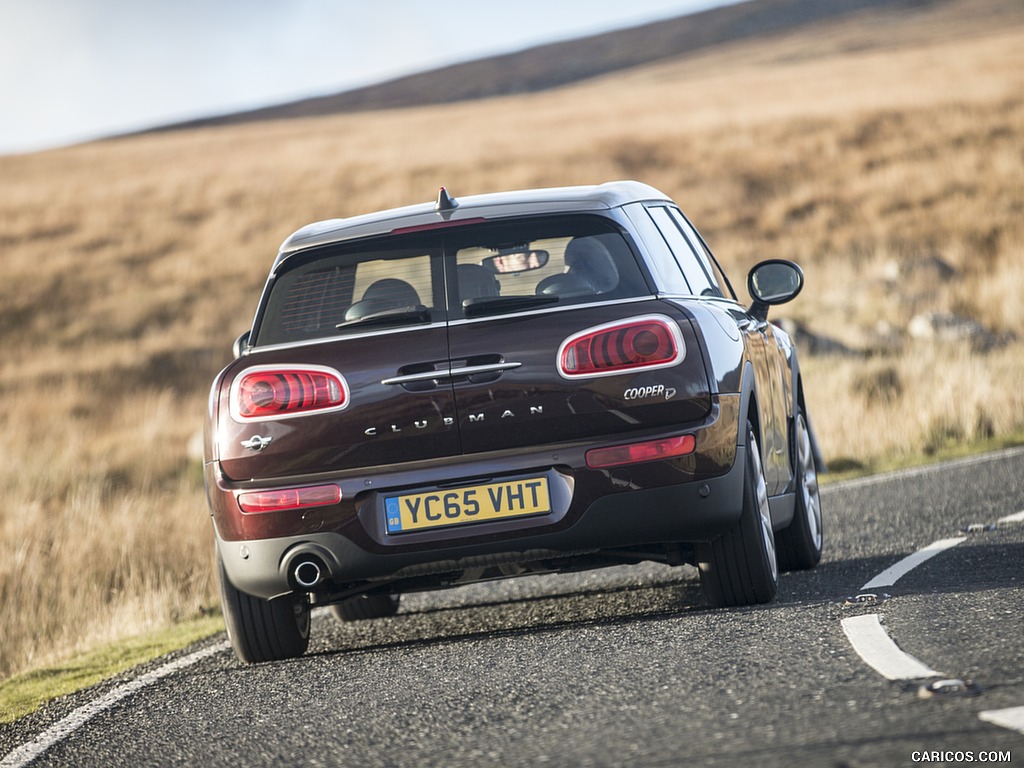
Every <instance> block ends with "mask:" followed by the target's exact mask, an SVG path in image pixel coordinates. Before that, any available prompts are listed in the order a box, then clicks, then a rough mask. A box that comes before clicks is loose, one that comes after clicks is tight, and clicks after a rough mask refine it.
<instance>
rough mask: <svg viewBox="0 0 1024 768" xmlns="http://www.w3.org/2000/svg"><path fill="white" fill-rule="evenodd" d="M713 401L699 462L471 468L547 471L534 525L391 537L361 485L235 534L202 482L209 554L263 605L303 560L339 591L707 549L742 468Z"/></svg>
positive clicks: (222, 498) (564, 461)
mask: <svg viewBox="0 0 1024 768" xmlns="http://www.w3.org/2000/svg"><path fill="white" fill-rule="evenodd" d="M720 399H721V402H719V403H716V408H715V409H714V414H713V415H712V418H710V419H709V421H708V422H706V423H705V424H702V425H700V427H699V428H697V429H695V430H691V431H693V432H694V433H695V434H697V438H698V439H697V444H698V446H700V447H702V449H703V451H702V452H701V455H700V456H695V457H684V458H683V459H676V460H669V461H663V462H650V463H647V464H643V465H635V466H632V467H629V468H628V471H626V470H618V469H616V470H610V471H607V470H602V471H595V470H587V469H569V468H570V467H577V468H579V467H581V466H582V467H585V466H586V465H585V462H584V460H583V457H584V454H585V451H586V449H587V447H590V445H586V446H574V447H573V446H561V449H560V451H559V454H558V456H557V459H556V461H558V462H559V464H558V465H557V466H555V467H551V466H550V465H549V466H548V468H546V469H545V470H532V469H530V467H536V466H538V464H537V463H538V462H539V460H540V458H539V457H538V456H536V455H534V456H525V457H522V456H516V457H496V458H495V459H494V462H495V466H494V467H492V466H488V465H486V464H481V463H479V462H477V463H474V464H473V465H472V470H473V473H474V475H475V476H486V475H488V474H490V473H492V471H495V473H496V474H497V473H498V472H497V468H498V467H500V468H501V470H502V473H503V474H508V473H509V472H510V470H511V471H512V472H538V471H543V472H544V473H546V474H547V475H548V476H549V477H550V478H551V479H550V483H551V485H552V487H553V488H554V489H555V493H554V496H555V497H560V498H562V499H564V504H562V503H556V504H555V507H556V508H555V510H554V511H553V512H552V514H550V515H545V516H542V517H540V518H527V519H523V520H511V521H504V522H497V523H481V524H477V525H473V526H470V527H465V528H460V529H455V530H445V531H430V532H426V534H423V535H419V534H417V535H402V536H401V537H391V538H389V537H387V536H386V535H385V534H383V532H382V531H381V530H380V525H379V521H380V520H381V518H382V515H381V497H382V493H381V492H378V490H373V489H371V490H366V489H364V492H362V493H361V494H358V495H354V494H353V495H351V496H347V497H346V498H348V499H350V500H351V501H349V502H348V504H347V505H340V507H341V508H340V509H338V510H334V509H330V508H329V509H327V510H310V511H309V512H308V513H307V514H299V515H296V513H291V516H290V519H291V521H292V522H291V526H292V529H291V530H288V529H282V525H281V524H280V522H278V521H274V520H273V519H272V518H273V517H274V516H268V515H247V516H244V517H245V518H246V519H244V520H242V523H244V525H243V526H241V527H240V525H239V520H240V517H241V516H240V515H239V513H237V512H234V511H232V510H229V505H230V504H231V503H232V502H233V496H232V494H233V493H234V490H237V489H239V487H238V485H237V484H236V485H233V486H227V485H226V484H225V483H224V482H223V480H219V481H218V480H217V478H216V477H215V476H211V475H210V474H208V483H210V482H211V480H212V481H213V484H212V487H211V494H210V501H211V507H212V509H213V512H214V528H215V532H216V537H217V546H218V548H219V550H220V553H221V556H222V558H223V563H224V567H225V569H226V572H227V575H228V578H229V579H230V581H231V583H232V584H233V585H234V586H236V587H237V588H238V589H240V590H242V591H243V592H247V593H249V594H252V595H256V596H259V597H263V598H270V597H274V596H278V595H281V594H285V593H288V592H291V591H292V590H293V588H294V583H293V582H292V581H291V579H290V574H291V573H292V571H293V569H294V567H295V564H296V563H297V562H299V560H300V559H301V558H313V559H315V560H316V561H317V562H318V563H321V564H322V565H323V566H324V568H325V570H326V571H327V573H328V575H329V579H330V580H331V581H332V582H333V583H334V585H335V586H336V587H338V588H339V589H346V588H353V589H354V588H356V587H358V586H360V585H372V584H373V583H374V582H390V581H396V580H402V579H415V578H421V577H429V575H431V574H441V573H456V572H460V571H465V570H468V569H472V568H480V567H484V566H492V565H499V564H504V563H525V562H531V563H534V562H545V561H553V560H564V559H565V558H570V557H574V556H586V555H588V554H594V553H598V552H600V551H602V550H611V549H622V548H626V547H638V546H643V545H655V544H676V543H679V544H687V543H695V542H706V541H711V540H712V539H714V538H716V537H718V536H719V535H721V534H722V532H724V531H725V530H727V529H728V528H729V527H731V526H732V525H733V524H734V523H735V522H736V521H737V520H738V519H739V515H740V511H741V506H742V471H743V467H744V466H745V465H744V462H743V458H744V453H743V452H744V451H745V447H744V446H742V445H737V444H736V443H737V429H736V426H735V425H736V423H737V421H738V419H737V413H738V397H733V396H726V397H722V398H720ZM709 457H714V458H709ZM544 458H546V459H547V460H548V461H549V462H550V461H552V459H553V458H554V455H553V454H552V453H551V452H550V451H549V452H546V453H545V455H544ZM213 466H214V465H211V466H210V467H208V473H210V472H211V470H212V467H213ZM467 466H468V465H467ZM446 471H447V473H449V475H447V476H449V477H452V476H462V473H461V471H460V467H459V466H457V465H455V466H451V467H449V468H447V470H446ZM419 476H420V477H422V473H420V475H419ZM679 480H683V481H681V482H680V481H679ZM403 482H404V484H409V483H410V482H411V480H410V479H407V478H404V477H403V476H400V475H395V474H392V475H388V474H387V473H381V474H379V475H376V476H374V477H373V478H361V479H359V484H360V485H362V486H364V488H366V487H375V486H377V487H387V488H396V487H403ZM418 482H423V481H422V479H421V480H419V481H418ZM414 484H415V483H414ZM224 522H226V523H227V524H226V525H225V524H223V523H224ZM240 534H241V536H240Z"/></svg>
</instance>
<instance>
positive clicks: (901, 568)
mask: <svg viewBox="0 0 1024 768" xmlns="http://www.w3.org/2000/svg"><path fill="white" fill-rule="evenodd" d="M962 541H967V537H966V536H961V537H960V538H957V539H941V540H939V541H936V542H935V543H934V544H929V545H928V546H927V547H925V548H924V549H921V550H918V551H917V552H915V553H914V554H912V555H908V556H907V557H905V558H903V559H902V560H900V561H899V562H898V563H896V564H895V565H893V566H891V567H889V568H886V569H885V570H884V571H882V572H881V573H880V574H878V575H877V576H875V578H873V579H872V580H871V581H869V582H868V583H867V584H865V585H864V586H863V587H861V590H866V589H876V588H878V587H891V586H892V585H893V584H895V583H896V582H897V581H899V580H900V579H901V578H903V577H904V576H906V575H907V574H908V573H909V572H910V571H912V570H913V569H914V568H916V567H917V566H919V565H920V564H921V563H923V562H925V561H926V560H930V559H931V558H933V557H935V556H936V555H937V554H939V553H940V552H944V551H946V550H947V549H950V548H951V547H955V546H956V545H957V544H959V543H960V542H962Z"/></svg>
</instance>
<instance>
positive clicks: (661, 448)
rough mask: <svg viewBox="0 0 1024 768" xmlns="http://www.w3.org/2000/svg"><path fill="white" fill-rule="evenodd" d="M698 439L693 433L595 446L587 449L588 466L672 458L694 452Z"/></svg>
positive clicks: (617, 464)
mask: <svg viewBox="0 0 1024 768" xmlns="http://www.w3.org/2000/svg"><path fill="white" fill-rule="evenodd" d="M696 447H697V440H696V438H695V437H694V436H693V435H680V436H679V437H666V438H663V439H660V440H648V441H647V442H644V443H631V444H629V445H614V446H612V447H611V448H594V449H593V450H590V451H587V466H588V467H590V468H591V469H606V468H607V467H619V466H622V465H623V464H639V463H640V462H643V461H657V460H659V459H671V458H673V457H675V456H686V455H687V454H690V453H693V451H694V449H695V448H696Z"/></svg>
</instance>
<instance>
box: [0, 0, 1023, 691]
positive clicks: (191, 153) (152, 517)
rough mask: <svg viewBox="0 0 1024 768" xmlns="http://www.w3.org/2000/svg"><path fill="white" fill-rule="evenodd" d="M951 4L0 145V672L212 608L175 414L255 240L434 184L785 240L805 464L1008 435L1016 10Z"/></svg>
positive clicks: (252, 279)
mask: <svg viewBox="0 0 1024 768" xmlns="http://www.w3.org/2000/svg"><path fill="white" fill-rule="evenodd" d="M984 6H985V3H980V4H976V5H975V6H974V7H976V8H978V7H984ZM956 7H957V8H959V9H961V10H959V11H957V12H954V11H947V12H942V11H935V12H934V13H925V12H923V11H922V12H921V15H920V16H919V17H915V18H914V19H913V20H912V21H908V22H907V24H905V25H902V26H901V25H900V24H895V23H894V24H892V25H889V26H886V27H885V28H879V27H878V26H877V25H872V24H871V21H870V19H863V20H856V19H855V20H853V21H848V22H846V23H844V24H843V25H842V26H837V27H833V28H829V29H828V30H824V31H820V32H819V33H818V34H814V35H810V34H808V35H802V36H799V37H792V38H781V39H776V40H772V41H765V42H761V43H757V44H752V43H748V44H745V45H744V46H742V47H736V48H724V49H718V50H715V51H713V52H709V53H705V54H702V55H700V56H697V57H693V58H687V59H683V60H679V61H674V62H666V63H664V64H661V65H657V66H652V67H646V68H644V69H642V70H636V71H632V72H628V73H623V74H618V75H612V76H607V77H604V78H601V79H599V80H595V81H590V82H588V83H586V84H581V85H576V86H572V87H565V88H562V89H559V90H555V91H549V92H546V93H541V94H534V95H522V96H516V97H509V98H503V99H493V100H489V101H483V102H476V103H464V104H453V105H449V106H443V107H424V108H416V109H406V110H395V111H389V112H376V113H363V114H356V115H349V116H336V117H322V118H310V119H305V120H301V121H281V122H266V123H255V124H251V125H240V126H231V127H224V128H205V129H200V130H192V131H181V132H172V133H165V134H153V135H146V136H137V137H131V138H124V139H119V140H110V141H106V142H99V143H92V144H88V145H82V146H77V147H72V148H68V149H63V150H56V151H50V152H44V153H37V154H32V155H26V156H16V157H0V253H2V259H3V267H4V280H3V281H2V283H0V345H2V350H3V354H2V357H0V394H2V396H3V401H4V402H6V403H7V407H6V408H5V409H3V411H2V412H0V493H2V495H0V499H2V503H0V611H2V614H0V680H2V679H3V678H4V677H7V676H9V675H11V674H14V673H17V672H19V671H22V670H25V669H28V668H32V667H36V666H39V665H41V664H44V663H53V662H55V661H57V660H60V659H62V658H66V657H67V656H68V655H69V654H71V653H73V652H75V651H77V650H81V649H83V648H87V647H91V646H93V645H95V644H96V643H99V642H102V641H106V640H110V639H116V638H119V637H125V636H130V635H134V634H137V633H140V632H142V631H145V630H148V629H151V628H155V627H160V626H165V625H168V624H170V623H173V622H175V621H177V620H180V619H182V618H188V617H194V616H198V615H201V614H204V613H208V612H210V611H213V610H216V596H215V595H216V585H215V583H214V581H213V579H212V574H211V569H210V563H211V555H212V545H211V535H210V524H209V520H208V517H207V514H206V511H205V499H204V494H203V490H202V475H201V468H200V460H199V459H198V458H197V456H196V455H195V450H194V448H195V442H196V435H197V433H198V431H199V430H200V428H201V421H202V414H203V411H204V408H205V405H206V397H207V392H208V386H209V383H210V381H211V380H212V378H213V376H214V375H215V374H216V372H217V371H218V370H219V368H220V367H221V366H223V365H224V364H226V363H227V362H228V360H229V358H230V348H231V342H232V341H233V339H234V338H235V336H237V335H238V334H239V333H240V332H242V331H243V330H245V329H246V327H247V325H248V323H249V321H250V319H251V313H252V311H253V309H254V307H255V302H256V299H257V297H258V293H259V290H260V288H261V286H262V282H263V280H264V278H265V275H266V271H267V269H268V268H269V265H270V262H271V260H272V258H273V255H274V252H275V249H276V247H277V245H278V244H279V243H280V241H281V240H282V239H284V238H285V237H286V236H287V235H288V234H290V232H291V231H293V230H294V229H296V228H297V227H299V226H301V225H303V224H305V223H307V222H309V221H313V220H317V219H322V218H332V217H339V216H348V215H353V214H357V213H362V212H367V211H372V210H375V209H378V208H382V207H389V206H394V205H404V204H409V203H414V202H422V201H426V200H429V199H432V198H433V197H434V195H435V194H436V190H437V187H438V186H439V185H442V184H443V185H446V186H447V187H448V188H449V189H450V190H451V191H452V193H453V194H455V195H456V196H458V195H466V194H472V193H477V192H485V191H495V190H502V189H515V188H523V187H532V186H542V185H543V186H547V185H565V184H577V183H594V182H601V181H606V180H611V179H617V178H636V179H640V180H642V181H645V182H648V183H650V184H652V185H654V186H656V187H659V188H660V189H662V190H663V191H665V192H667V193H668V194H670V195H671V196H672V197H674V198H675V199H676V200H678V201H679V203H680V204H681V205H682V207H683V209H684V210H686V211H687V213H688V214H690V216H691V218H692V219H693V220H694V221H695V223H696V224H697V226H698V228H700V229H701V230H702V232H703V234H704V235H705V237H706V239H707V240H708V241H709V243H710V245H711V247H712V249H713V250H714V251H715V252H716V255H717V256H718V257H719V259H720V260H721V261H722V262H723V264H724V266H725V268H726V271H727V272H728V273H729V274H730V275H731V276H732V279H733V282H734V284H735V285H736V288H737V291H738V292H739V293H741V294H742V295H744V296H745V288H744V282H745V273H746V271H747V269H748V268H749V267H750V266H752V265H753V264H754V263H755V262H756V261H758V260H760V259H762V258H769V257H788V258H793V259H795V260H797V261H798V262H800V263H801V264H802V265H803V266H804V268H805V270H806V274H807V288H806V289H805V291H804V293H803V294H802V295H801V297H800V298H799V299H797V301H796V302H794V303H793V304H792V305H789V306H787V307H784V308H783V309H784V310H785V311H784V312H780V313H778V314H777V315H775V317H776V318H780V317H783V316H785V317H786V318H788V319H790V320H792V321H796V322H798V323H800V324H801V325H802V326H803V327H805V328H806V329H807V330H808V331H810V332H811V333H813V334H815V335H816V336H818V337H825V339H826V340H828V341H831V342H832V345H833V349H834V350H837V351H833V352H832V353H829V354H820V353H819V354H811V352H812V351H813V350H814V349H820V347H814V348H812V347H810V346H806V347H805V349H804V352H803V353H802V354H803V365H804V368H805V373H806V376H807V395H808V399H809V401H810V403H809V405H810V412H811V414H812V417H813V418H814V419H815V422H816V427H817V430H818V432H819V435H820V437H821V439H822V442H823V445H824V450H825V453H826V457H827V458H828V460H829V461H830V463H831V464H832V465H833V467H838V468H856V467H866V468H870V467H873V466H876V465H878V464H880V463H883V462H890V461H894V460H895V461H899V460H903V459H907V458H909V457H915V456H921V455H926V454H929V453H935V452H937V451H940V450H943V449H944V448H946V447H948V446H949V445H951V444H958V443H965V442H972V441H977V440H985V439H990V438H997V439H1000V438H1002V439H1005V438H1007V437H1008V436H1013V435H1019V434H1021V433H1022V431H1024V387H1022V386H1021V382H1022V381H1024V376H1022V370H1024V300H1022V296H1021V290H1022V287H1024V13H1021V14H1019V15H1018V17H1017V18H1016V21H1015V23H1007V22H1006V19H1005V18H1004V19H1003V20H1002V21H1001V22H999V23H998V24H996V23H992V22H987V21H986V20H985V18H984V15H983V14H981V15H980V16H977V17H973V16H968V17H963V16H961V15H960V14H962V13H964V11H963V9H964V8H968V7H971V4H970V3H964V4H960V5H958V6H956ZM866 41H870V44H868V43H867V42H866ZM929 313H940V316H939V317H938V318H937V319H936V318H934V317H933V318H931V320H929ZM951 318H952V319H951ZM929 335H930V336H931V338H926V337H927V336H929ZM803 338H804V337H802V336H801V337H800V339H801V343H802V344H803V343H804V342H803ZM809 343H810V342H808V344H809ZM818 343H819V344H820V343H821V341H820V339H819V342H818Z"/></svg>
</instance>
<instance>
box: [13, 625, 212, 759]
mask: <svg viewBox="0 0 1024 768" xmlns="http://www.w3.org/2000/svg"><path fill="white" fill-rule="evenodd" d="M230 647H231V646H230V645H229V644H228V643H226V642H224V643H218V644H217V645H211V646H210V647H209V648H203V649H202V650H201V651H196V652H195V653H191V654H189V655H188V656H183V657H182V658H180V659H177V660H176V661H171V662H168V663H167V664H164V665H163V666H162V667H159V668H157V669H154V670H153V671H152V672H148V673H147V674H145V675H143V676H142V677H139V678H137V679H135V680H132V681H131V682H128V683H125V684H124V685H119V686H118V687H117V688H114V689H113V690H112V691H108V692H107V693H106V694H104V695H103V696H100V697H99V698H98V699H96V700H95V701H90V702H89V703H88V704H83V705H82V706H81V707H79V708H78V709H76V710H75V711H74V712H72V713H71V714H70V715H68V716H67V717H65V718H64V719H63V720H61V721H59V722H57V723H54V724H53V725H52V726H50V727H49V728H47V729H46V730H45V731H43V732H42V733H41V734H39V735H38V736H37V737H36V738H35V739H33V740H32V741H30V742H28V743H26V744H22V745H21V746H20V747H18V748H17V749H16V750H14V751H13V752H11V753H9V754H8V755H7V756H6V757H4V758H3V760H0V768H24V766H26V765H28V764H29V763H31V762H32V761H33V760H35V759H36V758H37V757H39V756H40V755H41V754H43V753H44V752H45V751H46V750H48V749H49V748H50V747H52V746H53V745H54V744H56V743H57V742H59V741H61V740H62V739H64V738H66V737H67V736H68V735H70V734H71V733H72V732H73V731H75V730H77V729H78V728H81V727H82V726H83V725H85V724H86V723H87V722H89V720H91V719H92V718H94V717H96V715H98V714H100V713H102V712H105V711H106V710H108V709H110V708H111V707H113V706H114V705H115V704H117V703H118V702H119V701H121V700H122V699H124V698H127V697H128V696H130V695H131V694H133V693H135V692H136V691H138V690H141V689H142V688H145V687H146V686H147V685H152V684H153V683H155V682H157V681H158V680H161V679H162V678H165V677H167V676H168V675H173V674H174V673H175V672H179V671H181V670H182V669H185V667H190V666H192V665H193V664H195V663H196V662H197V661H202V660H203V659H205V658H207V657H209V656H213V655H214V654H217V653H220V652H221V651H226V650H228V649H229V648H230Z"/></svg>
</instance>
